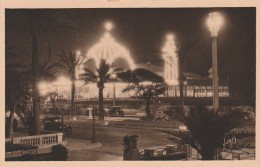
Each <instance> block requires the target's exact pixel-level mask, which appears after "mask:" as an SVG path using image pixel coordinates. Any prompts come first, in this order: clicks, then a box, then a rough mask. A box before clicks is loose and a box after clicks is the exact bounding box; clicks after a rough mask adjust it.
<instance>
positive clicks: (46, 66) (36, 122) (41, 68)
mask: <svg viewBox="0 0 260 167" xmlns="http://www.w3.org/2000/svg"><path fill="white" fill-rule="evenodd" d="M37 69H38V74H37V75H38V76H37V78H38V81H37V85H34V84H35V78H34V74H33V73H34V68H33V65H32V64H29V65H26V66H25V67H24V68H23V71H22V74H23V75H24V76H26V80H27V81H29V84H30V85H31V86H30V87H32V88H33V90H32V93H30V94H31V97H32V99H36V102H34V101H33V105H36V106H38V107H39V111H38V110H37V111H38V112H37V114H36V113H35V111H33V113H32V116H33V125H32V127H30V128H31V129H33V132H32V134H37V133H38V131H39V133H40V117H39V115H40V101H41V95H40V94H39V92H38V91H39V90H38V84H39V81H41V80H44V81H52V80H54V79H55V78H56V75H55V74H56V72H57V68H56V66H55V64H50V63H49V62H48V61H47V60H42V61H40V62H39V64H38V67H37ZM35 86H36V88H34V87H35ZM35 89H37V93H36V92H35ZM38 103H39V104H38ZM33 107H35V106H33ZM35 114H36V115H35ZM36 132H37V133H36Z"/></svg>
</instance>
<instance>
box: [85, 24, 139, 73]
mask: <svg viewBox="0 0 260 167" xmlns="http://www.w3.org/2000/svg"><path fill="white" fill-rule="evenodd" d="M105 27H106V30H107V31H106V32H105V34H104V36H103V37H102V38H101V40H100V41H99V42H98V43H97V44H95V45H94V46H93V47H92V48H90V50H89V51H88V53H87V60H89V59H92V60H94V63H95V65H96V66H98V65H99V62H100V60H101V59H106V61H107V63H109V64H111V65H114V66H115V67H116V68H123V69H134V68H135V64H134V62H133V60H132V59H131V57H130V54H129V51H128V50H126V49H125V48H124V47H123V46H122V45H120V44H119V43H118V42H116V41H115V40H114V39H113V37H112V36H111V34H110V33H109V30H111V28H112V25H111V24H107V23H106V24H105ZM92 63H93V62H92Z"/></svg>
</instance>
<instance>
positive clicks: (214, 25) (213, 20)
mask: <svg viewBox="0 0 260 167" xmlns="http://www.w3.org/2000/svg"><path fill="white" fill-rule="evenodd" d="M207 23H208V26H209V30H210V32H211V38H212V73H213V109H214V111H215V112H217V110H218V108H219V94H218V59H217V36H218V31H219V29H220V27H221V26H222V23H223V19H222V17H221V15H220V13H218V12H213V13H209V17H208V20H207Z"/></svg>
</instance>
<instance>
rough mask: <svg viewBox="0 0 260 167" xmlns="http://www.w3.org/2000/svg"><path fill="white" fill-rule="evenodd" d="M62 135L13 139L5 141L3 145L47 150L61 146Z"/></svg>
mask: <svg viewBox="0 0 260 167" xmlns="http://www.w3.org/2000/svg"><path fill="white" fill-rule="evenodd" d="M62 135H63V134H62V133H53V134H44V135H35V136H23V137H13V138H7V139H5V143H6V144H7V143H12V144H24V145H30V146H38V147H39V148H47V147H51V146H53V145H57V144H62Z"/></svg>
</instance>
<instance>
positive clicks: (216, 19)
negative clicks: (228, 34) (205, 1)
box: [207, 12, 223, 37]
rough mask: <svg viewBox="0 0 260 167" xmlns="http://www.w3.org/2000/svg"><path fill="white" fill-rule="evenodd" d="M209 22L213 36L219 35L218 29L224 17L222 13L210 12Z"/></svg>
mask: <svg viewBox="0 0 260 167" xmlns="http://www.w3.org/2000/svg"><path fill="white" fill-rule="evenodd" d="M207 24H208V26H209V30H210V32H211V36H212V37H217V36H218V31H219V29H220V27H221V26H222V25H223V17H222V16H221V15H220V13H219V12H213V13H209V17H208V20H207Z"/></svg>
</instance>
